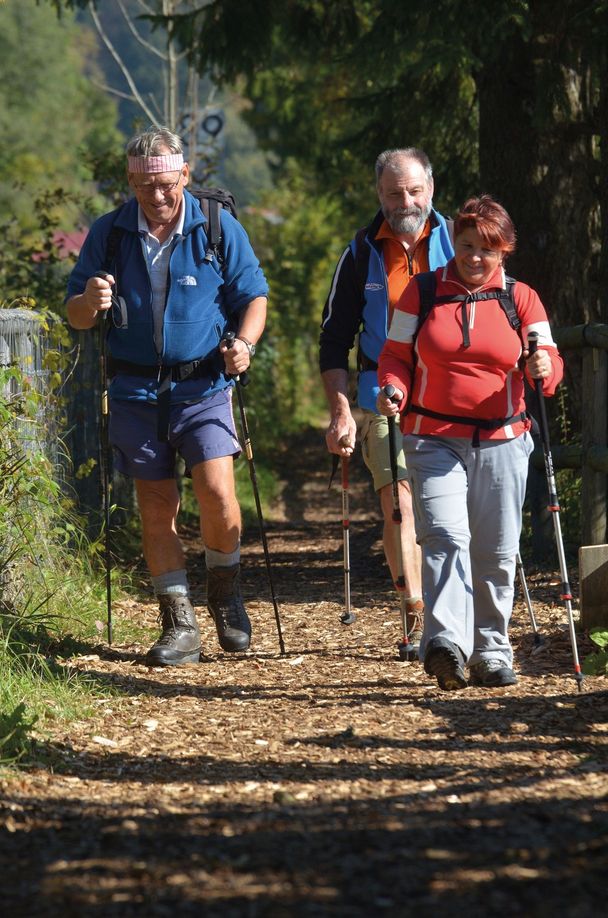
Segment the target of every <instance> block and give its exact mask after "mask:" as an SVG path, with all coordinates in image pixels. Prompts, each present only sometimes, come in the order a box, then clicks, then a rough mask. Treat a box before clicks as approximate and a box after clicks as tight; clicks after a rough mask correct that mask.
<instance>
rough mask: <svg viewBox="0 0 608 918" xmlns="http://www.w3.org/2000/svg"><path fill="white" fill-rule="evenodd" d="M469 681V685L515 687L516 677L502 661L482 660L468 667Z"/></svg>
mask: <svg viewBox="0 0 608 918" xmlns="http://www.w3.org/2000/svg"><path fill="white" fill-rule="evenodd" d="M469 681H470V683H471V685H483V686H484V687H485V688H500V687H501V686H503V685H516V683H517V676H516V675H515V673H514V672H513V670H512V669H511V667H510V666H507V664H506V663H505V661H504V660H482V661H481V662H480V663H474V664H473V665H472V666H470V667H469Z"/></svg>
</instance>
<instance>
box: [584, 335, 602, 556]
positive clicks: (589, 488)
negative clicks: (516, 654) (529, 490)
mask: <svg viewBox="0 0 608 918" xmlns="http://www.w3.org/2000/svg"><path fill="white" fill-rule="evenodd" d="M607 364H608V360H607V355H606V351H605V350H603V349H599V348H596V347H587V348H585V350H584V353H583V389H582V395H583V397H582V405H583V411H582V419H581V421H582V441H583V456H587V455H588V453H589V451H590V450H593V449H597V448H598V447H599V448H601V449H605V448H606V433H607V426H608V389H607V386H608V372H607ZM581 511H582V513H581V518H582V533H581V536H582V544H583V545H602V544H603V543H604V542H605V541H606V472H605V471H600V470H597V469H596V468H593V467H592V466H590V464H589V463H586V464H585V467H584V469H583V476H582V482H581Z"/></svg>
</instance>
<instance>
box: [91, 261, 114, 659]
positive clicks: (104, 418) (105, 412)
mask: <svg viewBox="0 0 608 918" xmlns="http://www.w3.org/2000/svg"><path fill="white" fill-rule="evenodd" d="M95 276H96V277H101V278H103V279H104V280H105V279H106V277H107V276H108V275H107V274H106V272H105V271H98V272H97V274H96V275H95ZM109 311H110V310H109V309H106V310H105V312H104V314H103V318H102V320H101V322H100V323H99V374H100V383H101V402H100V423H99V465H100V470H99V471H100V478H101V493H102V502H103V520H104V537H105V538H104V543H105V548H104V555H105V568H106V609H107V622H108V645H109V646H112V554H111V538H110V455H109V454H110V437H109V406H108V351H107V342H106V321H107V318H108V312H109Z"/></svg>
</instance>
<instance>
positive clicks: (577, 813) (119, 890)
mask: <svg viewBox="0 0 608 918" xmlns="http://www.w3.org/2000/svg"><path fill="white" fill-rule="evenodd" d="M432 771H433V770H432V769H431V773H432ZM280 779H281V775H280V774H279V775H276V776H275V778H274V781H275V782H276V781H277V780H280ZM258 780H259V778H258ZM262 780H263V778H262ZM450 799H451V804H450V806H449V807H448V809H449V815H448V816H446V814H445V811H444V810H443V809H440V808H438V803H437V801H436V799H434V796H433V794H426V795H425V794H417V795H415V796H414V797H412V795H411V794H409V793H407V792H406V791H404V792H403V793H399V792H397V793H395V794H394V795H393V796H392V797H390V798H388V799H385V801H384V804H385V805H384V806H383V808H382V809H379V808H377V806H376V804H375V802H374V800H373V798H367V799H349V797H348V794H347V793H346V794H345V796H343V797H340V798H339V799H336V798H334V799H324V798H323V795H322V792H321V794H320V796H319V799H317V800H314V801H296V800H290V799H289V796H288V794H286V793H283V794H282V792H281V791H280V790H275V792H274V794H273V795H272V796H271V795H269V798H268V800H267V802H266V803H265V804H263V805H261V806H260V805H257V806H255V807H254V806H252V807H247V806H246V805H242V804H241V805H238V804H237V805H232V804H231V803H230V802H229V801H227V800H225V799H222V800H219V801H218V802H216V803H213V802H212V803H208V804H198V803H196V802H190V803H182V804H181V805H180V811H179V812H178V813H176V812H172V811H171V810H167V811H164V812H163V811H159V810H157V809H155V808H154V807H153V806H151V807H149V808H148V809H147V810H145V809H144V808H142V807H141V806H133V807H131V808H129V806H128V804H125V803H97V804H95V803H88V804H84V805H83V801H82V800H81V799H78V798H70V797H66V798H64V799H63V800H61V801H57V803H56V806H55V811H54V810H53V808H52V806H50V805H49V800H48V799H36V798H32V799H29V800H28V801H27V803H26V804H25V806H23V808H21V809H20V811H19V812H18V813H16V814H14V816H13V821H12V823H11V832H10V838H9V839H7V838H5V839H4V840H5V842H6V841H10V850H11V855H12V856H11V859H10V861H9V862H8V863H6V864H5V866H4V868H3V881H4V893H3V905H4V908H5V909H6V914H7V915H9V914H10V915H11V916H27V918H38V916H45V918H55V916H85V915H86V918H119V916H120V918H124V916H146V918H157V916H159V918H160V916H165V915H179V916H200V915H205V916H212V918H215V916H218V918H219V916H223V918H242V916H253V918H258V916H260V918H261V916H284V918H287V916H303V918H304V916H329V918H331V916H375V915H390V916H407V915H410V914H411V915H414V916H442V918H443V916H460V915H462V914H463V912H465V913H466V914H467V916H468V918H487V916H490V915H509V914H510V915H515V914H517V915H526V916H538V918H544V916H547V918H548V916H551V915H555V914H557V915H560V916H566V918H591V916H595V915H599V914H602V913H603V911H604V905H605V870H606V864H607V855H608V816H607V814H606V809H605V805H604V803H605V801H603V800H602V798H601V796H599V795H597V796H596V795H593V794H590V795H587V796H586V797H585V798H584V799H580V800H578V801H576V803H575V804H573V803H571V802H570V801H568V802H566V803H564V802H563V801H555V800H552V799H551V797H548V798H547V797H544V798H540V797H539V798H538V799H535V800H522V801H518V802H513V801H511V802H508V803H506V802H505V803H492V802H489V801H480V802H473V803H468V802H467V803H462V802H460V801H457V800H455V799H454V798H453V797H452V798H450ZM41 810H42V811H44V812H45V813H46V815H47V817H48V819H47V823H46V826H45V827H44V828H39V829H37V830H35V831H31V832H30V831H28V822H29V821H30V819H32V820H33V819H36V818H37V817H38V815H39V813H40V811H41ZM83 825H86V827H87V831H86V832H83V831H82V826H83ZM2 834H4V835H6V829H3V830H2ZM61 848H62V849H63V850H64V852H66V856H65V857H63V856H61V857H58V856H57V855H56V854H55V855H53V854H52V853H51V852H57V851H59V850H61ZM67 852H69V855H68V854H67Z"/></svg>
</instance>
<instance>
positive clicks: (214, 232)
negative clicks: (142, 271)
mask: <svg viewBox="0 0 608 918" xmlns="http://www.w3.org/2000/svg"><path fill="white" fill-rule="evenodd" d="M190 194H191V195H192V196H193V197H194V198H196V200H197V201H198V203H199V206H200V208H201V210H202V212H203V215H204V216H205V218H206V219H207V249H206V251H205V259H204V260H205V261H211V260H212V259H213V257H214V256H215V257H216V258H217V260H218V263H219V266H220V268H221V270H222V271H223V270H224V268H225V265H226V260H225V258H224V250H223V246H222V243H223V238H222V223H221V218H220V213H221V210H222V208H224V209H225V210H227V211H228V212H229V213H230V214H232V216H233V217H234V218H235V220H236V219H238V217H237V212H236V201H235V200H234V195H233V194H232V192H230V191H227V190H226V189H225V188H198V189H196V190H192V191H190ZM123 206H124V205H123ZM121 210H122V207H119V208H118V210H117V211H116V213H115V216H114V223H113V224H112V226H111V228H110V232H109V233H108V238H107V239H106V250H105V254H104V260H103V270H104V271H106V272H107V273H108V274H112V267H113V265H114V262H115V259H116V253H117V251H118V247H119V245H120V240H121V238H122V235H123V230H122V229H121V228H120V227H118V226H116V218H117V217H118V215H119V213H120V212H121Z"/></svg>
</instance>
